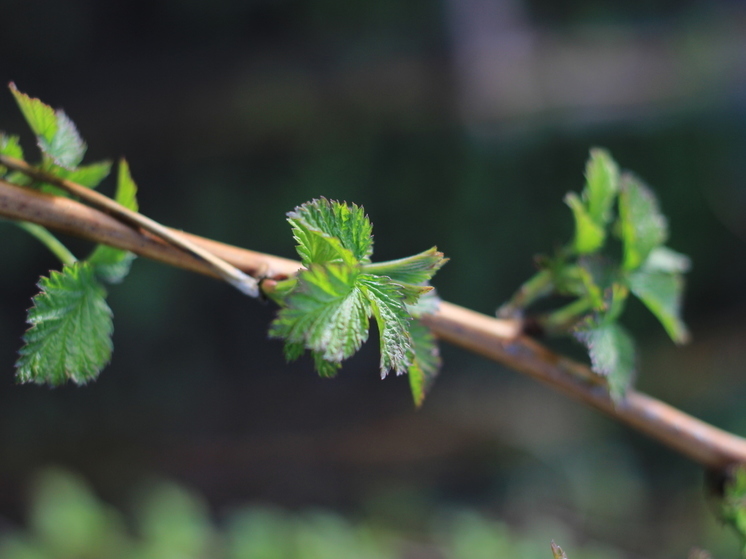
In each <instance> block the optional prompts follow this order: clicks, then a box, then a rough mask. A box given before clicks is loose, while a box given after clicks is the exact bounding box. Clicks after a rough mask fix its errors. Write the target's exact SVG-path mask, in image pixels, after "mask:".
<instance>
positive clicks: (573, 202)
mask: <svg viewBox="0 0 746 559" xmlns="http://www.w3.org/2000/svg"><path fill="white" fill-rule="evenodd" d="M565 203H566V204H567V205H568V206H570V209H571V210H572V213H573V216H574V217H575V238H574V239H573V243H572V245H573V249H574V250H575V252H576V253H578V254H589V253H591V252H596V251H597V250H598V249H600V248H601V247H602V246H603V245H604V241H605V240H606V230H605V229H604V227H603V225H601V224H599V223H597V222H596V221H595V220H594V219H593V218H592V217H591V215H590V213H589V212H588V209H587V208H586V207H585V205H584V204H583V202H582V201H581V200H580V198H579V197H578V195H577V194H575V193H574V192H569V193H568V194H567V196H565Z"/></svg>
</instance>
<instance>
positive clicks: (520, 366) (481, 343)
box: [0, 180, 746, 469]
mask: <svg viewBox="0 0 746 559" xmlns="http://www.w3.org/2000/svg"><path fill="white" fill-rule="evenodd" d="M0 217H2V218H6V219H12V220H20V221H29V222H32V223H36V224H38V225H43V226H45V227H49V228H50V229H54V230H57V231H60V232H63V233H67V234H70V235H74V236H77V237H82V238H84V239H88V240H91V241H94V242H98V243H103V244H107V245H111V246H114V247H117V248H121V249H125V250H129V251H132V252H134V253H136V254H138V255H140V256H144V257H146V258H151V259H153V260H157V261H159V262H163V263H165V264H168V265H171V266H176V267H179V268H184V269H186V270H190V271H193V272H197V273H200V274H205V275H208V276H212V277H219V274H218V273H217V272H216V271H215V270H214V268H212V267H211V266H210V265H209V264H208V263H206V262H205V261H204V260H201V259H200V258H197V257H195V256H192V255H191V254H189V253H187V252H184V251H182V250H180V249H178V248H176V247H174V246H172V245H170V244H166V243H165V242H164V241H162V240H161V239H159V238H157V237H154V236H153V235H152V234H150V233H147V232H146V231H142V230H139V229H133V228H131V227H129V226H127V225H125V224H123V223H122V222H120V221H118V220H117V219H115V218H113V217H111V216H110V215H107V214H105V213H103V212H101V211H98V210H96V209H93V208H90V207H88V206H85V205H83V204H81V203H79V202H76V201H74V200H71V199H68V198H63V197H59V196H52V195H49V194H44V193H41V192H38V191H34V190H30V189H27V188H22V187H18V186H15V185H12V184H10V183H8V182H5V181H2V180H0ZM170 231H171V233H172V234H174V235H176V236H179V237H182V238H184V239H188V240H189V241H191V242H192V243H194V244H196V245H198V246H200V247H202V248H203V249H205V250H207V251H209V252H211V253H212V254H214V255H216V256H218V257H219V258H221V259H223V260H225V261H227V262H229V263H230V264H232V265H233V266H235V267H237V268H239V269H240V270H242V271H244V272H245V273H247V274H249V275H253V276H257V275H262V276H264V277H267V278H274V279H281V278H283V277H287V276H289V275H292V274H293V273H295V272H296V271H297V270H298V269H299V267H300V264H299V263H298V262H296V261H293V260H288V259H285V258H280V257H277V256H271V255H268V254H263V253H260V252H254V251H250V250H245V249H241V248H238V247H234V246H231V245H226V244H223V243H219V242H216V241H212V240H209V239H205V238H202V237H198V236H196V235H190V234H188V233H184V232H180V231H175V230H173V229H172V230H170ZM270 281H271V280H270ZM423 321H424V322H425V323H426V324H427V326H428V327H429V328H431V329H432V331H433V332H434V333H435V334H436V335H437V336H438V337H439V338H441V339H443V340H445V341H448V342H450V343H452V344H454V345H457V346H460V347H462V348H464V349H467V350H469V351H472V352H474V353H477V354H479V355H482V356H484V357H487V358H488V359H491V360H493V361H497V362H498V363H501V364H503V365H505V366H507V367H510V368H512V369H515V370H517V371H519V372H522V373H525V374H527V375H529V376H531V377H533V378H535V379H536V380H539V381H541V382H543V383H545V384H548V385H550V386H552V387H553V388H555V389H557V390H559V391H560V392H563V393H565V394H567V395H568V396H570V397H572V398H575V399H576V400H580V401H582V402H585V403H586V404H589V405H591V406H593V407H595V408H596V409H599V410H601V411H603V412H604V413H606V414H607V415H609V416H611V417H612V418H614V419H616V420H618V421H620V422H622V423H625V424H627V425H629V426H630V427H632V428H634V429H637V430H638V431H640V432H642V433H645V434H647V435H649V436H651V437H652V438H654V439H657V440H658V441H660V442H662V443H663V444H665V445H667V446H669V447H670V448H672V449H674V450H676V451H678V452H680V453H681V454H684V455H685V456H688V457H689V458H691V459H693V460H695V461H697V462H699V463H700V464H702V465H704V466H706V467H709V468H714V469H721V468H724V467H726V466H729V465H731V464H734V463H746V439H743V438H741V437H738V436H736V435H733V434H731V433H728V432H726V431H723V430H721V429H718V428H716V427H713V426H712V425H709V424H707V423H705V422H703V421H700V420H699V419H696V418H694V417H692V416H689V415H687V414H685V413H683V412H682V411H680V410H678V409H676V408H673V407H671V406H669V405H668V404H665V403H663V402H660V401H659V400H656V399H654V398H651V397H650V396H647V395H645V394H642V393H640V392H636V391H634V390H630V391H628V393H627V396H626V398H625V399H624V400H623V401H622V402H619V403H616V404H615V403H614V402H612V401H611V399H610V398H609V396H608V393H607V390H606V388H605V387H604V386H601V385H599V384H598V381H597V376H596V375H594V374H593V373H592V372H591V371H590V369H589V368H588V367H587V366H586V365H583V364H581V363H578V362H576V361H573V360H571V359H568V358H566V357H563V356H561V355H558V354H556V353H553V352H551V351H550V350H548V349H547V348H545V347H544V346H542V345H541V344H539V343H537V342H536V341H534V340H532V339H531V338H528V337H526V336H524V335H521V334H520V333H519V328H518V326H517V325H516V323H515V322H512V321H507V320H499V319H496V318H492V317H489V316H486V315H483V314H480V313H477V312H474V311H471V310H468V309H465V308H463V307H459V306H457V305H453V304H451V303H447V302H443V303H441V305H440V308H439V310H438V311H437V312H436V313H434V314H432V315H427V316H425V317H423Z"/></svg>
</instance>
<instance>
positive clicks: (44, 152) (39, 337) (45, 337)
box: [0, 84, 137, 386]
mask: <svg viewBox="0 0 746 559" xmlns="http://www.w3.org/2000/svg"><path fill="white" fill-rule="evenodd" d="M10 91H11V93H12V94H13V96H14V98H15V100H16V102H17V104H18V107H19V108H20V110H21V113H22V114H23V116H24V117H25V119H26V122H27V123H28V125H29V127H30V128H31V130H32V132H33V133H34V135H35V136H36V143H37V145H38V147H39V150H40V152H41V161H40V162H39V163H38V164H36V165H33V168H34V169H37V170H39V171H43V172H44V173H46V174H50V175H54V176H56V177H58V178H63V179H68V180H71V181H74V182H76V183H78V184H82V185H83V186H86V187H89V188H96V187H97V186H98V185H99V184H100V183H101V181H103V180H104V179H105V178H106V177H107V176H108V175H109V173H110V170H111V162H109V161H101V162H97V163H92V164H88V165H82V164H81V163H82V161H83V157H84V155H85V152H86V144H85V142H84V141H83V139H82V138H81V137H80V134H79V133H78V130H77V128H76V127H75V125H74V124H73V122H72V121H71V120H70V119H69V118H68V117H67V115H66V114H65V113H64V112H63V111H61V110H54V109H52V107H50V106H49V105H46V104H44V103H43V102H42V101H40V100H39V99H35V98H33V97H29V96H28V95H26V94H25V93H22V92H20V91H19V90H18V89H17V88H16V87H15V85H14V84H10ZM0 155H3V156H8V157H12V158H14V159H18V160H24V153H23V149H22V148H21V145H20V142H19V138H18V136H12V135H7V134H5V133H0ZM0 180H5V181H7V182H10V183H13V184H17V185H20V186H26V187H30V188H36V189H39V190H41V191H45V192H51V193H54V194H56V195H62V196H67V193H65V192H64V191H62V190H60V189H59V188H57V187H55V186H53V185H51V184H49V183H45V182H40V181H35V180H34V179H31V178H30V177H29V176H27V175H25V174H22V173H19V172H13V171H11V170H10V169H8V168H7V167H4V166H0ZM136 194H137V187H136V185H135V183H134V181H133V180H132V177H131V175H130V170H129V166H128V165H127V162H126V161H125V160H124V159H122V160H121V161H120V162H119V167H118V174H117V188H116V195H115V199H116V201H117V202H118V203H119V204H121V205H123V206H125V207H126V208H129V209H131V210H133V211H137V199H136ZM18 225H19V226H21V227H22V228H23V229H24V230H26V231H28V232H29V233H31V234H32V235H34V236H35V237H36V238H37V239H39V240H40V241H41V242H42V243H44V244H45V245H46V246H47V247H48V248H49V249H50V250H52V251H53V252H54V253H55V255H57V256H58V257H59V258H60V260H61V261H62V263H63V268H62V270H61V271H59V272H57V271H53V272H51V274H50V275H49V277H43V278H41V280H40V281H39V284H38V286H39V288H40V292H39V293H38V294H37V295H36V296H35V297H34V298H33V306H32V307H31V308H30V309H29V311H28V317H27V321H28V323H29V325H30V328H29V329H28V330H27V331H26V333H25V335H24V337H23V341H24V346H23V347H22V348H21V350H20V357H19V359H18V361H17V363H16V378H17V379H18V380H19V381H20V382H35V383H39V384H43V383H46V384H50V385H53V386H56V385H59V384H63V383H65V382H67V381H68V380H72V381H73V382H75V383H76V384H83V383H86V382H88V381H90V380H92V379H95V378H96V377H97V376H98V374H99V372H100V371H101V369H102V368H103V367H104V366H105V365H106V364H107V363H108V362H109V360H110V358H111V351H112V342H111V336H112V332H113V326H112V313H111V310H110V309H109V306H108V305H107V303H106V289H105V287H104V283H119V282H121V281H122V280H123V279H124V277H125V276H126V275H127V273H128V272H129V268H130V264H131V262H132V260H133V259H134V255H133V254H132V253H129V252H127V251H124V250H119V249H116V248H112V247H109V246H106V245H98V246H96V247H95V248H94V249H93V251H92V252H91V253H90V254H89V255H88V256H87V257H86V258H85V259H84V260H78V259H77V258H76V257H75V256H74V255H73V254H72V253H71V252H70V251H69V250H68V249H67V248H66V247H65V246H64V244H63V243H61V242H60V241H59V240H58V239H56V238H55V237H54V236H53V235H52V233H51V232H49V231H48V230H46V229H45V228H43V227H41V226H39V225H34V224H30V223H24V222H19V223H18Z"/></svg>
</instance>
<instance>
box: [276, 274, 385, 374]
mask: <svg viewBox="0 0 746 559" xmlns="http://www.w3.org/2000/svg"><path fill="white" fill-rule="evenodd" d="M359 275H360V272H359V270H357V269H356V268H352V267H349V266H346V265H344V264H327V265H326V266H317V265H312V266H311V267H310V268H308V269H307V270H303V271H301V272H300V274H299V275H298V284H297V286H296V288H295V289H294V290H293V291H292V292H291V293H290V294H289V295H288V296H287V297H286V299H285V301H286V305H287V306H285V307H284V308H282V309H280V312H279V313H278V315H277V318H276V319H275V320H274V321H273V322H272V326H271V327H270V336H271V337H274V338H284V339H285V340H286V343H289V344H291V349H290V351H291V352H292V353H293V354H295V353H297V349H298V346H299V344H302V345H303V347H304V348H306V349H309V350H311V351H314V352H316V353H318V354H319V357H320V358H321V359H323V360H325V361H330V362H334V363H340V362H341V361H343V360H344V359H346V358H347V357H350V356H351V355H353V354H354V353H355V352H356V351H357V350H358V349H359V348H360V346H361V345H362V344H363V342H364V341H365V340H366V339H367V338H368V322H369V318H370V313H371V308H370V304H369V303H368V300H367V298H366V297H365V295H364V293H363V292H362V290H361V289H360V286H359V285H358V278H359Z"/></svg>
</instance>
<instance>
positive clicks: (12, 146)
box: [0, 132, 23, 159]
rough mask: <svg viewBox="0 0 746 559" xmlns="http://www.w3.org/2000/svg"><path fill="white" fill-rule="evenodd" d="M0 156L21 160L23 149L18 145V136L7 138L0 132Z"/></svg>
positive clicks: (7, 136)
mask: <svg viewBox="0 0 746 559" xmlns="http://www.w3.org/2000/svg"><path fill="white" fill-rule="evenodd" d="M0 154H2V155H7V156H8V157H15V158H16V159H23V148H22V147H21V144H19V143H18V136H9V135H7V134H3V133H1V132H0Z"/></svg>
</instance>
